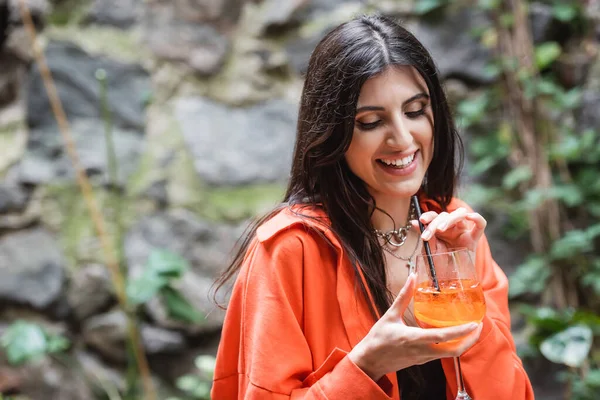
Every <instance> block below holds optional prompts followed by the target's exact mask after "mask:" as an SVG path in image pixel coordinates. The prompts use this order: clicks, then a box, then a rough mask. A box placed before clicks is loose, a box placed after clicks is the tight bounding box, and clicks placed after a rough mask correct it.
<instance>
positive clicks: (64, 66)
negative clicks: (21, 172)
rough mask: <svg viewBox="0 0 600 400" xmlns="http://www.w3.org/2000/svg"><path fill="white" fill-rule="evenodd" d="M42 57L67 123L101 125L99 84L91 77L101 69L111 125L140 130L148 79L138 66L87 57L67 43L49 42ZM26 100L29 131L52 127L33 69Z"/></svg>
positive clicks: (45, 98) (45, 102)
mask: <svg viewBox="0 0 600 400" xmlns="http://www.w3.org/2000/svg"><path fill="white" fill-rule="evenodd" d="M45 54H46V57H47V61H48V67H49V68H50V72H51V73H52V76H53V77H54V80H55V83H56V87H57V91H58V94H59V97H60V99H61V101H62V104H63V107H64V109H65V112H66V114H67V118H68V119H69V121H73V120H75V119H77V118H84V119H86V118H93V119H97V120H98V124H100V125H102V124H103V121H102V108H101V97H100V85H99V83H98V81H97V80H96V77H95V76H96V72H97V70H98V69H103V70H104V71H105V72H106V79H107V97H108V106H109V110H110V112H111V115H112V122H113V124H114V125H115V126H116V127H118V128H122V129H132V130H138V131H142V130H143V129H144V126H145V123H144V121H145V112H144V108H145V104H144V101H145V97H146V96H147V94H148V93H149V92H150V80H149V78H148V74H147V73H146V71H145V70H144V69H143V68H142V67H140V66H139V65H137V64H124V63H120V62H116V61H113V60H110V59H107V58H104V57H94V56H91V55H89V54H87V53H86V52H84V51H83V50H82V49H81V48H79V47H77V46H76V45H74V44H72V43H68V42H60V41H52V42H50V43H49V44H48V46H47V48H46V52H45ZM27 99H28V102H27V122H28V125H29V127H30V128H40V127H50V126H55V125H56V122H55V119H54V115H53V114H52V110H51V107H50V105H49V102H48V97H47V95H46V89H45V88H44V85H43V82H42V80H41V77H40V75H39V70H38V68H37V67H34V68H33V69H32V71H31V73H30V77H29V83H28V85H27Z"/></svg>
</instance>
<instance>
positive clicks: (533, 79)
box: [436, 0, 600, 400]
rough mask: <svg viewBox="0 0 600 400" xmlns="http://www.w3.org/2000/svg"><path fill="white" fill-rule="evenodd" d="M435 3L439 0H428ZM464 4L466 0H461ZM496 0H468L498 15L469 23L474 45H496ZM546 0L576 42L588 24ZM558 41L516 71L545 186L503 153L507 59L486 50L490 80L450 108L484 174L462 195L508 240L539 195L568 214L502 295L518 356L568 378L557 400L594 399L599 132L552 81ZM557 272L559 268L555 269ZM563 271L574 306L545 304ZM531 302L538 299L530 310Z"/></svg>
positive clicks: (598, 358)
mask: <svg viewBox="0 0 600 400" xmlns="http://www.w3.org/2000/svg"><path fill="white" fill-rule="evenodd" d="M436 3H441V1H438V2H436ZM463 3H465V5H471V6H472V5H473V2H472V1H465V2H463ZM501 3H502V2H501V0H497V1H494V0H479V1H476V4H477V7H478V8H479V9H480V10H482V11H484V12H488V13H489V15H493V16H494V17H495V18H497V19H499V24H498V25H496V26H495V27H491V28H490V27H486V28H484V29H479V30H477V31H476V32H474V34H476V35H477V36H478V37H479V39H480V41H481V43H482V44H484V45H485V46H487V47H489V48H490V49H493V48H494V47H495V46H496V45H497V40H498V39H497V38H498V35H499V32H498V29H499V28H498V26H501V27H509V26H512V24H513V23H514V18H512V17H513V16H512V15H510V16H507V15H502V7H501V6H502V4H501ZM544 3H546V4H549V5H551V6H552V14H553V18H554V19H555V20H557V21H560V22H561V23H563V24H568V26H569V32H571V35H572V36H573V37H571V39H576V40H574V42H581V40H582V39H583V37H584V35H585V34H586V32H588V30H589V29H590V25H591V23H590V22H589V21H586V20H585V18H584V13H583V9H582V5H581V3H580V2H578V1H545V2H544ZM563 46H567V45H566V44H560V43H557V42H545V43H541V44H538V45H536V46H535V49H534V54H533V55H532V56H533V60H534V62H535V67H536V69H537V70H538V71H540V72H539V73H537V74H532V73H530V72H529V71H525V70H519V71H517V76H518V78H519V82H520V84H521V86H522V87H523V90H524V96H525V97H526V98H527V99H531V100H533V101H535V102H536V105H537V106H538V107H537V110H538V111H540V112H539V113H538V115H536V116H535V118H536V120H535V121H536V132H537V133H538V134H540V133H541V134H544V135H547V138H549V140H548V143H549V145H548V146H547V147H546V148H543V149H542V151H544V152H545V154H546V156H547V160H548V163H549V165H550V167H551V172H552V184H551V186H550V187H549V188H548V189H546V190H542V189H539V188H536V187H534V185H532V184H531V182H532V177H533V171H532V170H531V169H530V168H529V167H528V166H527V165H524V164H523V165H517V166H514V163H513V165H512V168H511V163H510V162H509V161H508V160H509V157H510V155H511V152H512V151H514V150H513V149H514V147H515V143H517V142H518V141H519V140H522V138H521V137H520V132H515V129H514V128H513V127H514V126H515V124H513V123H512V122H513V121H506V119H505V118H502V117H499V116H501V115H503V114H502V108H503V107H504V106H505V103H506V96H507V94H506V93H505V91H504V90H503V89H504V88H503V86H502V79H503V74H504V73H505V71H515V69H516V68H517V66H518V63H517V62H516V60H511V59H508V58H507V57H506V56H501V57H496V59H495V60H494V61H493V63H492V64H490V65H489V66H488V67H487V69H486V70H487V71H488V73H489V75H490V76H491V77H494V78H495V83H494V84H492V85H489V86H488V87H486V88H485V89H484V90H483V91H481V92H479V93H478V94H476V95H474V96H472V97H470V98H467V99H464V100H463V101H462V102H461V103H460V104H459V105H458V107H457V113H458V120H459V124H460V126H461V128H463V129H467V130H471V131H473V132H482V133H485V134H480V135H475V136H476V138H475V139H473V140H472V141H471V142H470V143H469V151H470V154H471V156H472V157H473V159H474V164H473V165H472V167H471V168H470V169H469V171H468V172H469V174H470V175H472V176H474V177H478V176H481V175H483V174H486V179H485V182H486V183H485V184H477V185H475V186H474V187H473V188H472V189H471V191H470V193H469V194H470V197H471V199H472V201H473V200H475V202H477V203H479V204H480V205H485V207H490V208H493V209H495V210H496V211H499V212H501V213H502V214H505V215H507V216H508V223H507V225H506V227H505V229H506V234H507V236H508V237H511V238H512V239H520V240H522V239H526V238H527V235H528V234H529V230H530V229H531V228H530V224H529V219H528V218H529V215H530V212H531V211H533V210H537V209H539V208H540V207H545V203H546V201H547V200H550V199H552V200H555V201H557V202H558V204H559V207H560V211H561V215H562V216H563V217H564V218H565V220H566V221H567V222H568V223H567V224H565V225H566V226H562V234H561V237H559V238H558V239H556V240H554V241H553V242H552V243H551V245H550V247H549V248H550V250H549V251H547V252H544V253H533V254H531V255H530V256H529V257H528V258H527V259H526V260H525V262H524V263H523V264H522V265H521V266H519V267H518V269H517V271H516V272H515V273H514V274H513V275H512V276H511V279H510V293H509V296H510V298H511V299H512V300H513V301H515V302H525V304H524V305H523V306H522V307H520V308H519V309H520V310H521V312H522V313H523V314H524V315H525V316H526V320H527V323H528V326H529V330H530V331H531V332H532V334H531V335H530V337H529V347H528V348H525V349H520V353H521V355H522V356H523V357H529V356H530V357H539V356H543V357H545V358H547V359H548V360H550V361H552V362H555V363H558V364H562V365H564V366H565V372H562V373H561V374H560V375H559V376H558V378H559V379H560V380H562V381H564V382H567V383H568V391H569V392H568V393H567V395H566V396H567V398H569V399H572V400H587V399H592V398H597V394H598V392H599V389H600V352H599V351H598V343H597V341H596V343H594V338H595V339H598V337H599V336H600V317H599V316H598V315H597V310H598V306H599V305H600V242H599V238H600V180H599V179H598V174H599V172H600V167H599V166H600V132H596V131H594V130H593V129H584V128H581V127H580V125H579V124H578V123H577V116H578V115H579V114H578V113H579V109H580V106H581V102H582V94H583V89H582V88H581V87H570V88H568V87H564V86H563V85H561V83H560V80H559V77H558V75H557V73H556V71H557V69H556V68H555V67H556V65H557V62H558V61H559V60H561V58H563V57H564V56H566V53H567V50H568V49H567V48H565V47H563ZM556 274H560V275H556ZM557 276H558V277H559V279H560V277H562V276H566V277H569V278H570V279H572V281H573V282H574V283H575V284H574V286H573V287H570V288H568V290H569V291H570V292H571V293H569V295H570V296H571V297H572V298H575V299H577V307H575V308H568V309H560V307H558V306H557V304H553V303H552V301H548V299H552V298H553V295H554V292H553V290H554V288H553V286H552V285H550V282H551V281H553V278H556V277H557ZM539 302H542V303H544V304H546V305H547V306H544V307H542V308H537V307H535V306H534V305H537V304H538V303H539Z"/></svg>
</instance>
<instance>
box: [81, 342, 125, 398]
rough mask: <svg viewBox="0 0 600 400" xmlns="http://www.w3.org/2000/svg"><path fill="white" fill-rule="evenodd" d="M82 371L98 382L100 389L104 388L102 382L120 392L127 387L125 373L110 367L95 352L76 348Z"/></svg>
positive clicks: (86, 376)
mask: <svg viewBox="0 0 600 400" xmlns="http://www.w3.org/2000/svg"><path fill="white" fill-rule="evenodd" d="M74 357H75V359H76V360H77V364H78V365H79V366H80V368H81V372H82V373H83V375H84V376H85V378H86V379H87V380H88V381H89V382H94V383H96V386H97V387H98V389H99V390H103V388H102V386H101V384H100V383H102V384H108V385H110V386H112V387H114V388H115V389H117V390H118V391H119V392H124V391H125V390H126V387H127V383H126V382H125V378H124V376H123V373H122V372H120V371H118V370H116V369H113V368H110V367H109V366H107V365H105V364H103V363H102V361H101V360H100V359H99V358H98V357H97V356H96V355H94V354H92V353H89V352H87V351H84V350H76V351H75V354H74Z"/></svg>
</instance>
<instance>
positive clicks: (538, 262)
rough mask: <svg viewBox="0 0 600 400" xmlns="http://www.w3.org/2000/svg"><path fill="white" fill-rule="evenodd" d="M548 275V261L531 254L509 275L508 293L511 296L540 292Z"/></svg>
mask: <svg viewBox="0 0 600 400" xmlns="http://www.w3.org/2000/svg"><path fill="white" fill-rule="evenodd" d="M549 276H550V268H548V262H547V261H546V260H544V259H543V258H542V257H539V256H532V257H529V258H528V259H527V261H525V262H524V263H523V264H521V265H520V266H519V267H518V268H517V270H516V271H515V272H514V273H513V274H512V275H511V276H510V278H509V285H508V295H509V297H511V298H514V297H517V296H520V295H522V294H524V293H532V294H536V293H541V292H542V290H544V287H545V285H546V280H547V279H548V277H549Z"/></svg>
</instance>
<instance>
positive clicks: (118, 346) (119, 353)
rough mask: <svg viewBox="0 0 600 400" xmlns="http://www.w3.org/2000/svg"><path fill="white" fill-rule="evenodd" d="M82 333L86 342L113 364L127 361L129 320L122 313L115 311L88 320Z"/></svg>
mask: <svg viewBox="0 0 600 400" xmlns="http://www.w3.org/2000/svg"><path fill="white" fill-rule="evenodd" d="M81 333H82V335H83V340H84V342H85V343H86V344H87V345H88V346H89V347H91V348H93V349H94V350H96V351H97V352H98V353H100V354H101V355H102V356H103V357H104V358H106V359H108V360H110V361H113V362H124V361H126V360H127V353H126V351H125V341H126V338H127V318H126V317H125V314H124V313H123V312H122V311H120V310H115V311H111V312H109V313H106V314H100V315H95V316H93V317H91V318H89V319H87V320H86V321H85V322H84V323H83V327H82V331H81Z"/></svg>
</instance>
